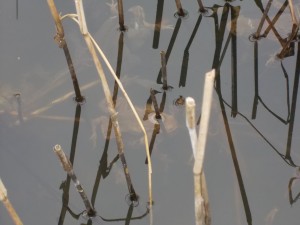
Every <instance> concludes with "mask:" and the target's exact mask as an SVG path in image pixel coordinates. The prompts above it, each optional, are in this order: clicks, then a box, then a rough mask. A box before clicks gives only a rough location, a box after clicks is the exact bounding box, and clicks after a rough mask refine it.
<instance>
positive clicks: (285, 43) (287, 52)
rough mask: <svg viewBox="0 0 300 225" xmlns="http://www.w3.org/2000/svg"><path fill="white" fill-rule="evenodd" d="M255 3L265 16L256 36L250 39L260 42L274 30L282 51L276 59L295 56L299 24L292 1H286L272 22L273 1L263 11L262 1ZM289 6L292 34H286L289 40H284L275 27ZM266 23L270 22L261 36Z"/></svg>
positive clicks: (257, 0)
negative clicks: (270, 11)
mask: <svg viewBox="0 0 300 225" xmlns="http://www.w3.org/2000/svg"><path fill="white" fill-rule="evenodd" d="M255 2H256V5H257V6H258V8H259V9H260V10H261V11H262V12H263V16H262V18H261V20H260V23H259V25H258V28H257V30H256V32H255V33H254V34H252V36H251V37H250V39H251V40H253V41H254V40H259V39H261V38H266V37H267V36H268V34H269V32H270V30H272V31H273V33H274V35H275V37H276V38H277V40H278V42H279V44H280V46H281V51H280V52H279V53H278V54H277V55H276V57H278V58H279V59H283V58H286V57H289V56H293V55H294V43H293V42H294V41H295V40H297V39H298V37H297V35H298V30H299V24H298V23H297V19H296V17H295V12H294V7H293V3H292V1H288V0H286V1H285V2H284V3H283V4H282V6H281V7H280V9H279V10H278V12H277V13H276V15H275V16H274V18H273V19H272V20H271V19H270V18H269V16H268V13H269V10H270V8H271V6H272V2H273V0H269V1H268V3H267V5H266V8H265V9H263V5H262V3H261V1H260V0H256V1H255ZM288 5H289V8H290V15H291V18H292V23H291V33H290V34H284V35H285V36H286V35H287V38H282V36H281V35H280V34H279V32H278V31H277V29H276V27H275V25H276V23H277V21H278V20H279V19H280V17H281V16H282V14H283V12H284V11H285V10H286V8H287V6H288ZM265 21H267V22H268V24H269V26H268V27H267V28H266V29H265V31H264V32H263V34H261V31H262V28H263V25H264V23H265ZM287 26H288V24H287Z"/></svg>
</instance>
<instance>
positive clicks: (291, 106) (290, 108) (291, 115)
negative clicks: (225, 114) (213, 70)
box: [252, 41, 300, 167]
mask: <svg viewBox="0 0 300 225" xmlns="http://www.w3.org/2000/svg"><path fill="white" fill-rule="evenodd" d="M299 57H300V56H299V43H298V50H297V59H296V65H295V75H294V84H293V90H292V99H291V100H290V94H289V93H290V88H289V75H288V73H287V71H286V69H285V67H284V63H283V61H281V62H280V66H281V70H282V74H283V77H284V79H285V87H286V108H287V116H286V118H282V117H281V116H279V114H278V113H276V112H274V110H272V109H271V108H270V107H269V106H268V105H267V103H266V102H265V101H264V100H263V98H262V97H261V96H260V94H259V82H258V80H259V70H258V58H259V56H258V43H257V41H254V100H253V106H252V119H256V116H257V107H258V103H261V105H262V106H263V107H264V108H265V109H266V110H267V111H268V112H269V113H270V114H271V115H272V116H274V117H275V118H276V119H277V120H278V121H280V122H281V123H283V124H285V125H288V133H287V144H286V150H285V154H282V153H280V151H279V150H277V149H276V152H277V153H278V154H279V155H280V156H281V157H282V158H283V159H284V160H285V162H287V163H288V164H289V165H290V166H293V167H295V166H296V164H295V163H294V161H293V159H292V157H291V146H292V137H293V129H294V122H295V115H296V102H297V97H298V86H299V73H300V70H299V66H300V59H299ZM273 149H274V148H273Z"/></svg>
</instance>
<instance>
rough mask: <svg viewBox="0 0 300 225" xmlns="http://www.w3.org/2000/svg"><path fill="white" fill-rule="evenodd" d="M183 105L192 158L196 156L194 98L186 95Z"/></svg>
mask: <svg viewBox="0 0 300 225" xmlns="http://www.w3.org/2000/svg"><path fill="white" fill-rule="evenodd" d="M185 106H186V126H187V128H188V130H189V134H190V139H191V144H192V150H193V155H194V158H196V152H197V151H196V148H197V132H196V126H195V124H196V122H195V121H196V119H195V107H196V103H195V100H194V99H193V98H191V97H187V98H186V99H185Z"/></svg>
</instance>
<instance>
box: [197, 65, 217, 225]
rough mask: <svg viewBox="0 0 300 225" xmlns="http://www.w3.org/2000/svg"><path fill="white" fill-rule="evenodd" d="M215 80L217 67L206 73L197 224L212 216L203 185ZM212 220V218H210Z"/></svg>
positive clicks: (201, 123) (198, 164) (201, 128)
mask: <svg viewBox="0 0 300 225" xmlns="http://www.w3.org/2000/svg"><path fill="white" fill-rule="evenodd" d="M214 80H215V69H213V70H211V71H210V72H208V73H206V74H205V82H204V90H203V100H202V111H201V119H200V127H199V134H198V140H197V150H196V157H195V164H194V169H193V170H194V194H195V219H196V225H203V224H207V223H206V218H210V215H209V214H208V213H209V210H208V199H207V200H206V201H205V200H204V199H203V197H202V192H204V193H205V195H207V189H206V186H203V185H204V184H203V182H202V180H203V178H201V177H202V176H204V174H202V173H203V160H204V153H205V147H206V140H207V131H208V124H209V118H210V111H211V102H212V94H213V87H214ZM209 221H210V219H209Z"/></svg>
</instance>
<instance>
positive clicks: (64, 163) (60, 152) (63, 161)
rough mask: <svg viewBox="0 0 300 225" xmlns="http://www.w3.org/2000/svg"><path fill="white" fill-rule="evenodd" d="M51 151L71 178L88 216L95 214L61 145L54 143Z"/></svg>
mask: <svg viewBox="0 0 300 225" xmlns="http://www.w3.org/2000/svg"><path fill="white" fill-rule="evenodd" d="M53 151H54V152H55V154H56V155H57V157H58V158H59V160H60V162H61V164H62V167H63V168H64V171H66V172H67V173H68V175H69V176H70V178H71V179H72V181H73V183H74V185H75V187H76V189H77V191H78V193H79V194H80V196H81V198H82V200H83V203H84V205H85V207H86V212H87V215H88V216H95V215H96V211H95V210H94V208H93V207H92V205H91V203H90V201H89V199H88V197H87V195H86V193H85V191H84V190H83V188H82V185H81V184H80V182H79V180H78V179H77V177H76V174H75V173H74V170H73V166H72V164H71V162H70V160H69V159H68V158H67V156H66V154H65V152H64V150H63V149H62V147H61V146H60V145H55V146H54V148H53Z"/></svg>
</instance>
